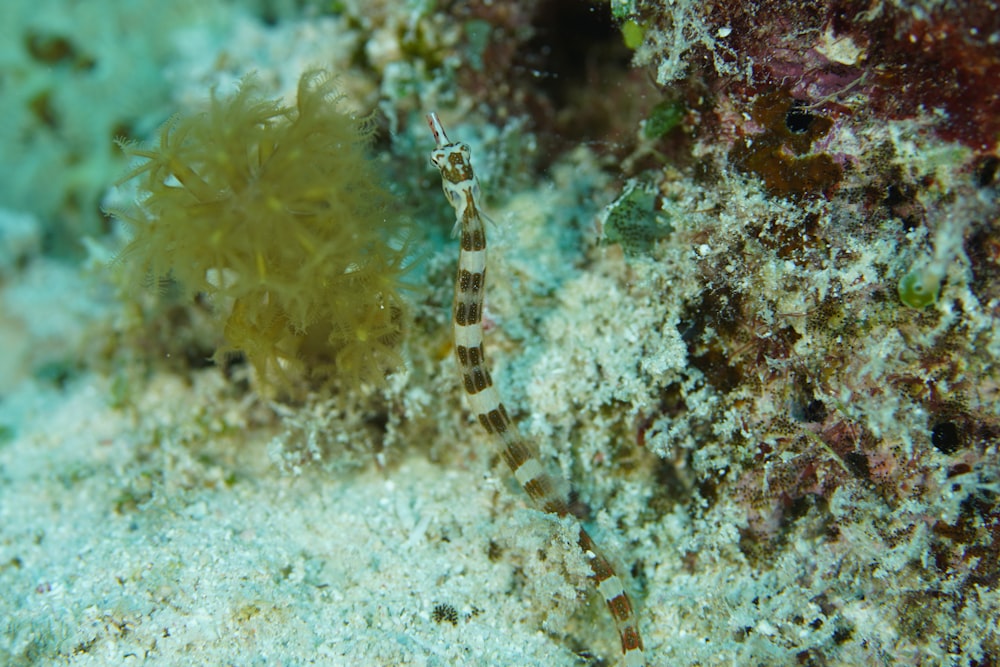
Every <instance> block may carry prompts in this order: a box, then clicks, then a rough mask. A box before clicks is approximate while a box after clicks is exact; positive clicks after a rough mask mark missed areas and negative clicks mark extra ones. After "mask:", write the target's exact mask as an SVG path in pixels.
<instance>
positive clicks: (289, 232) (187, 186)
mask: <svg viewBox="0 0 1000 667" xmlns="http://www.w3.org/2000/svg"><path fill="white" fill-rule="evenodd" d="M370 136H371V128H370V127H369V125H368V124H366V123H365V122H364V121H358V120H356V119H354V118H352V117H351V116H349V115H347V114H346V113H344V112H343V111H341V110H339V109H338V106H337V98H336V96H335V95H334V82H333V80H332V79H331V78H330V77H328V76H327V75H325V74H323V73H321V72H315V71H314V72H308V73H306V74H304V75H303V76H302V78H301V80H300V82H299V86H298V94H297V99H296V104H295V106H294V107H288V106H284V105H282V104H281V103H280V102H279V101H274V100H266V99H263V98H262V97H261V96H260V95H259V92H258V87H257V84H256V82H255V81H254V80H253V79H252V78H248V79H245V80H244V81H243V82H242V83H241V85H240V87H239V90H238V92H237V93H236V94H235V95H233V96H232V97H228V98H223V97H219V96H216V95H213V96H212V98H211V100H210V102H209V104H208V106H207V108H206V109H203V110H201V111H199V112H198V113H194V114H191V115H184V116H177V117H175V118H173V119H171V120H170V121H169V122H168V123H166V124H165V125H164V126H163V128H162V129H161V131H160V138H159V145H158V146H156V147H152V148H140V147H137V146H132V145H124V146H123V148H124V149H125V151H126V152H127V153H128V154H130V155H131V156H134V157H138V158H140V159H141V160H142V162H141V163H140V164H139V165H138V166H136V167H135V168H134V169H133V170H132V171H131V172H130V173H129V174H128V175H127V176H126V177H125V178H124V179H123V181H125V180H129V179H132V178H137V179H139V190H140V193H141V195H140V198H139V201H138V202H137V204H136V205H135V206H134V207H133V208H131V209H130V210H127V211H119V212H117V214H118V215H119V217H121V218H122V219H123V220H124V221H125V222H126V223H127V224H128V225H129V227H130V228H131V229H132V231H133V234H134V238H133V240H132V241H131V243H129V244H128V246H127V247H126V248H125V249H124V251H123V252H122V258H123V259H124V260H126V265H127V266H128V267H131V269H132V270H135V271H137V272H139V273H141V274H142V275H143V276H147V275H149V274H151V275H152V276H154V277H155V278H157V279H159V278H162V277H166V276H169V277H171V278H173V279H174V280H176V281H177V282H178V283H179V284H180V285H182V286H183V287H184V289H185V290H186V291H187V292H188V293H189V294H195V293H202V294H205V295H207V296H208V297H209V298H210V299H211V301H212V303H213V304H214V305H215V308H216V312H217V314H218V316H219V318H220V321H221V325H222V331H223V334H224V336H225V339H226V347H225V348H223V349H222V350H220V351H218V352H217V354H216V356H218V355H219V354H221V353H224V352H228V351H240V352H243V353H244V354H245V355H246V356H247V358H248V359H249V360H250V362H252V363H253V365H254V367H255V369H256V370H257V372H258V375H259V376H260V377H261V378H262V379H263V380H264V381H265V382H271V383H273V382H275V381H277V382H278V383H279V384H286V383H287V381H288V380H289V378H290V377H312V378H317V377H318V378H319V379H325V378H326V377H329V376H330V375H333V374H337V375H346V376H347V377H348V378H349V380H350V381H352V382H354V383H358V382H361V381H366V380H378V379H381V378H382V377H383V375H384V373H385V372H386V371H388V370H390V369H391V368H392V367H393V366H394V365H395V364H396V362H397V361H398V357H397V355H396V353H395V346H396V344H397V343H398V342H399V340H400V337H401V327H402V323H403V319H404V317H403V314H404V304H403V301H402V299H401V297H400V294H399V291H400V289H401V287H402V286H403V285H402V283H401V281H400V277H401V276H402V275H403V273H404V272H405V271H406V268H407V267H406V261H405V259H406V248H407V245H406V243H405V240H406V237H407V235H408V231H409V230H408V227H407V225H406V224H405V223H404V222H402V221H400V220H398V219H396V218H394V217H392V216H389V215H387V208H388V194H387V193H386V191H385V190H384V189H383V188H382V186H381V185H380V184H379V179H378V178H377V175H376V173H375V171H374V168H373V166H372V162H371V161H370V160H369V159H368V158H367V157H366V155H365V149H366V144H367V141H368V139H369V138H370Z"/></svg>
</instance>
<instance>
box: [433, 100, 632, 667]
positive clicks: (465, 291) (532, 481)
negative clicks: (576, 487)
mask: <svg viewBox="0 0 1000 667" xmlns="http://www.w3.org/2000/svg"><path fill="white" fill-rule="evenodd" d="M427 123H428V125H430V128H431V132H432V133H433V134H434V140H435V142H436V143H437V147H436V148H435V149H434V151H433V152H432V153H431V162H432V163H433V164H434V166H435V167H437V168H438V169H439V170H440V171H441V181H442V185H443V188H444V194H445V196H446V197H447V198H448V201H449V202H450V203H451V205H452V207H453V208H454V209H455V217H456V221H455V231H456V232H458V233H459V235H460V248H461V250H460V252H459V255H458V277H457V279H456V280H455V304H454V312H453V318H452V320H453V327H454V334H455V356H456V359H457V361H458V369H459V373H460V374H461V376H462V386H464V387H465V394H466V396H467V398H468V400H469V406H470V407H471V408H472V411H473V413H474V414H475V415H476V417H477V419H478V420H479V423H480V424H481V425H482V427H483V429H484V430H485V431H486V433H488V434H489V436H490V437H491V438H492V439H493V441H494V443H495V444H496V445H497V446H498V448H499V450H500V454H501V456H502V457H503V459H504V461H506V462H507V465H508V466H509V467H510V469H511V472H513V473H514V477H515V478H517V481H518V482H519V483H520V484H521V486H522V487H523V488H524V490H525V492H526V493H527V494H528V496H529V497H530V498H531V500H532V501H533V502H534V503H535V506H536V507H538V508H539V509H541V510H542V511H544V512H547V513H549V514H555V515H556V516H558V517H565V516H567V515H568V514H569V506H568V503H567V501H566V497H565V495H564V493H563V492H562V488H561V487H562V484H561V480H560V479H559V478H557V477H553V476H552V475H550V474H549V473H548V472H547V471H546V469H545V467H544V466H543V465H542V463H541V460H540V459H539V455H538V448H537V447H536V446H535V443H533V442H531V441H529V440H526V439H525V438H523V437H522V436H521V432H520V429H518V427H517V425H516V424H515V423H514V422H513V421H511V419H510V416H509V415H508V414H507V408H506V407H504V404H503V401H501V400H500V394H499V392H497V390H496V388H495V387H494V386H493V378H492V377H491V376H490V371H489V367H488V365H487V363H486V353H485V351H484V348H483V296H484V293H485V290H486V226H485V224H484V223H483V216H482V215H481V214H480V211H479V205H478V199H479V182H478V181H477V180H476V175H475V173H474V172H473V170H472V162H471V151H470V150H469V146H468V145H467V144H464V143H461V142H451V141H449V140H448V137H447V135H446V134H445V132H444V127H443V126H442V125H441V121H440V120H439V119H438V117H437V114H434V113H431V114H428V115H427ZM578 544H579V545H580V548H581V549H582V550H583V553H584V555H585V556H586V557H587V560H588V562H589V564H590V569H591V573H592V574H591V580H592V581H593V582H594V585H595V586H596V587H597V590H598V591H599V592H600V594H601V596H602V597H604V600H605V602H606V603H607V605H608V609H609V610H610V611H611V615H612V617H613V618H614V620H615V625H616V626H617V628H618V634H619V636H620V637H621V643H622V656H623V662H624V665H625V666H626V667H641V666H642V665H644V664H645V658H644V655H643V645H642V637H641V636H640V634H639V627H638V624H637V622H636V617H635V611H634V608H633V606H632V601H631V600H630V599H629V596H628V594H627V593H626V592H625V588H624V586H623V585H622V582H621V580H620V579H619V578H618V576H617V575H616V574H615V571H614V568H613V567H612V566H611V564H610V563H609V562H608V559H607V558H605V557H604V555H603V554H602V553H601V552H600V550H599V549H598V548H597V545H596V544H594V540H593V539H592V538H591V537H590V534H588V533H587V531H586V530H585V529H584V528H583V526H581V527H580V536H579V541H578Z"/></svg>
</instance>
